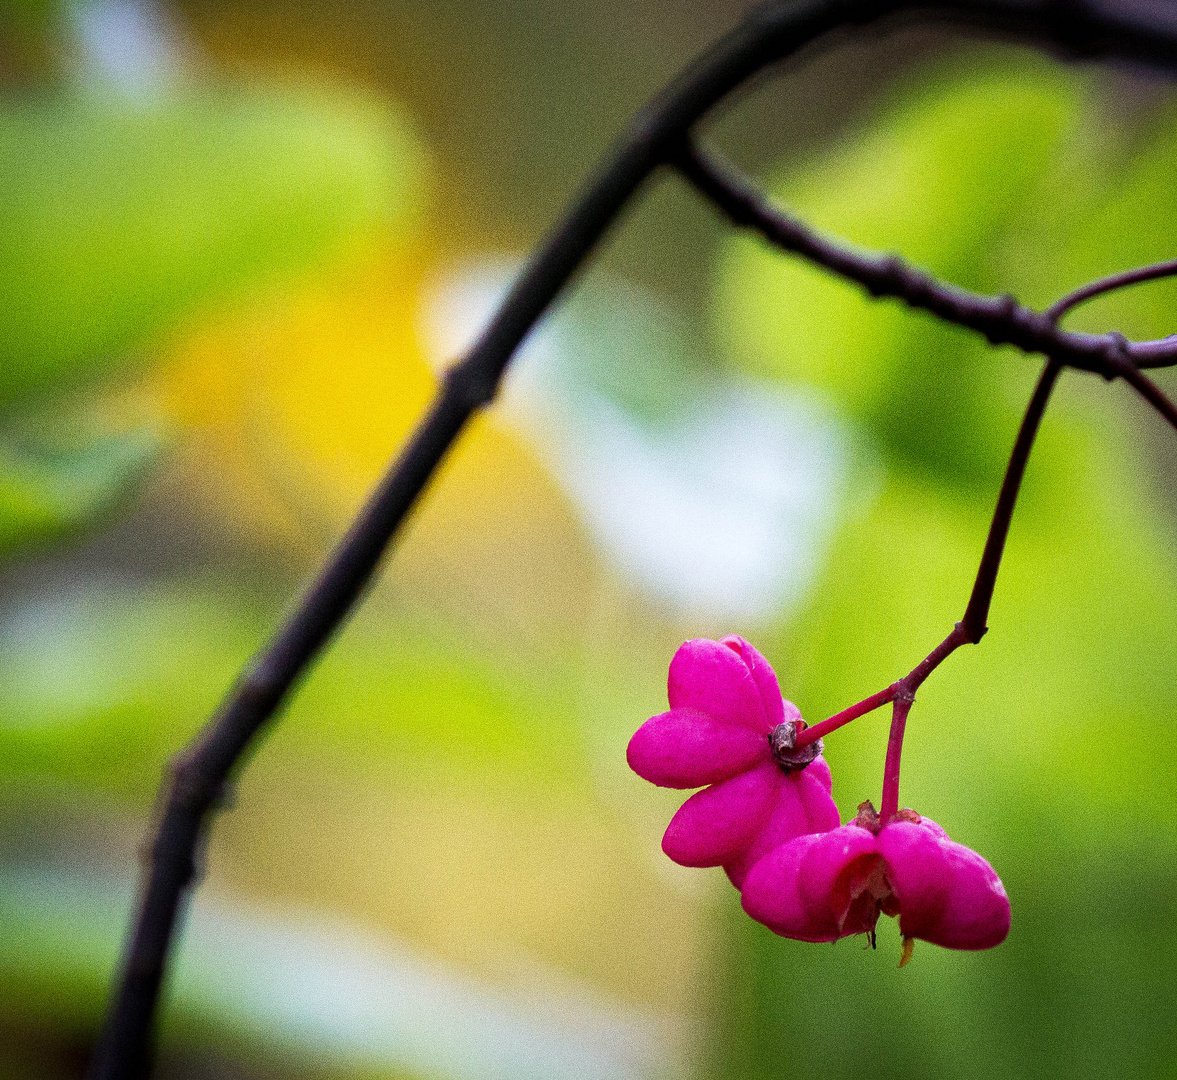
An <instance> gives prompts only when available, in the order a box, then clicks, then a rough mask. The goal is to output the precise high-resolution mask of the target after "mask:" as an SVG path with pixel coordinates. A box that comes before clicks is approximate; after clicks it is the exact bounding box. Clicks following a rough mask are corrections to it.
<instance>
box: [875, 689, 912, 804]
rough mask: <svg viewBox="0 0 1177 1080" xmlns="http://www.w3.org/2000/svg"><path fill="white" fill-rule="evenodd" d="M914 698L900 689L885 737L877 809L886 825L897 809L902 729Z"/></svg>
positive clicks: (905, 725) (906, 691)
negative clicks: (884, 754)
mask: <svg viewBox="0 0 1177 1080" xmlns="http://www.w3.org/2000/svg"><path fill="white" fill-rule="evenodd" d="M914 700H915V696H914V695H913V694H912V692H911V691H910V690H903V691H901V692H900V693H899V695H898V696H897V697H896V698H895V709H894V712H893V713H892V714H891V735H890V737H889V738H888V739H887V761H886V764H885V765H884V766H883V800H882V808H881V809H880V810H879V823H880V824H882V825H886V824H887V822H888V821H890V820H891V819H892V818H893V817H894V816H895V814H896V813H897V812H898V810H899V758H900V756H901V755H902V754H903V729H904V728H906V727H907V714H908V713H909V712H910V711H911V705H912V702H913V701H914Z"/></svg>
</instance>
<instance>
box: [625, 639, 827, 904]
mask: <svg viewBox="0 0 1177 1080" xmlns="http://www.w3.org/2000/svg"><path fill="white" fill-rule="evenodd" d="M667 696H668V697H669V700H670V711H669V712H664V713H660V714H659V715H657V716H653V717H651V718H650V719H649V720H647V721H646V722H645V723H644V724H643V725H642V726H641V727H640V728H639V729H638V730H637V732H636V733H635V734H634V736H633V738H632V739H631V740H630V742H629V749H628V751H627V754H626V757H627V759H628V761H629V765H630V768H632V769H633V771H634V772H636V773H637V774H638V775H639V776H641V777H643V778H644V779H646V780H649V781H650V782H651V783H654V784H658V785H660V786H662V787H675V788H692V787H701V786H703V785H705V784H706V785H710V786H709V787H706V788H705V789H704V790H703V791H699V792H696V793H695V794H694V795H692V796H691V797H690V798H689V799H688V800H687V801H686V802H685V803H684V804H683V805H682V806H681V807H680V808H679V811H678V813H677V814H675V815H674V818H673V819H672V820H671V822H670V825H669V827H668V828H667V830H666V834H665V835H664V836H663V838H662V850H663V851H665V852H666V854H667V855H668V856H670V858H671V859H673V860H674V861H675V862H677V863H680V864H681V865H683V866H722V867H724V869H725V870H726V871H727V873H728V876H729V877H730V878H731V880H732V882H733V883H734V884H735V885H736V887H737V888H738V887H739V886H740V885H741V884H742V883H743V881H744V876H745V874H746V873H747V872H748V869H749V868H750V867H751V866H752V865H753V864H754V863H755V862H756V860H757V859H759V858H761V857H762V856H764V855H766V854H767V853H768V852H770V851H772V850H773V849H774V848H776V847H778V846H780V845H781V844H784V843H786V842H787V841H789V840H792V839H793V838H794V837H796V836H800V835H802V834H805V833H813V832H820V831H823V830H826V829H834V828H837V827H838V822H839V820H840V818H839V817H838V809H837V807H836V806H835V805H834V800H833V798H832V797H831V795H830V786H831V779H830V770H829V766H827V765H826V763H825V761H824V760H823V759H822V757H821V742H820V740H818V741H817V742H814V743H811V744H810V745H809V746H806V747H804V748H803V749H801V750H794V749H793V741H794V738H795V736H796V732H797V731H799V730H801V729H803V728H804V727H805V722H804V721H803V720H802V719H801V713H800V711H799V710H798V709H797V707H796V706H795V705H794V704H793V703H792V702H789V701H784V700H782V698H781V692H780V687H779V686H778V684H777V678H776V674H775V673H774V672H773V670H772V667H771V665H770V664H769V663H768V661H767V660H765V659H764V657H763V656H761V655H760V653H759V652H757V651H756V650H755V649H754V648H753V647H752V646H751V645H749V644H748V642H746V641H745V640H744V639H743V638H741V637H734V636H732V637H725V638H723V639H722V640H721V641H711V640H709V639H707V638H695V639H694V640H692V641H688V642H686V643H685V644H684V645H682V646H681V647H680V648H679V650H678V651H677V652H676V653H675V654H674V659H673V660H671V662H670V676H669V680H668V687H667Z"/></svg>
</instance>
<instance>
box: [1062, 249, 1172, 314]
mask: <svg viewBox="0 0 1177 1080" xmlns="http://www.w3.org/2000/svg"><path fill="white" fill-rule="evenodd" d="M1175 274H1177V259H1170V260H1169V261H1168V262H1159V263H1153V264H1152V265H1151V266H1138V267H1136V269H1134V270H1122V271H1120V273H1118V274H1109V275H1108V276H1107V277H1105V278H1100V279H1099V281H1093V282H1091V283H1090V284H1089V285H1084V286H1083V287H1082V288H1079V289H1076V290H1075V291H1074V292H1073V293H1068V294H1067V295H1066V296H1064V297H1063V298H1062V299H1061V300H1057V301H1055V303H1054V304H1052V305H1051V306H1050V307H1049V308H1047V309H1046V317H1047V318H1048V319H1050V320H1051V322H1055V323H1057V322H1058V321H1059V320H1061V319H1062V317H1063V316H1064V315H1065V314H1066V313H1067V312H1068V311H1071V310H1073V309H1074V308H1077V307H1078V306H1079V305H1080V304H1086V303H1087V301H1088V300H1094V299H1095V298H1096V297H1097V296H1103V295H1105V294H1106V293H1110V292H1115V291H1116V290H1118V289H1125V288H1127V287H1128V286H1129V285H1142V284H1143V283H1144V282H1146V281H1160V280H1161V279H1162V278H1167V277H1173V276H1174V275H1175Z"/></svg>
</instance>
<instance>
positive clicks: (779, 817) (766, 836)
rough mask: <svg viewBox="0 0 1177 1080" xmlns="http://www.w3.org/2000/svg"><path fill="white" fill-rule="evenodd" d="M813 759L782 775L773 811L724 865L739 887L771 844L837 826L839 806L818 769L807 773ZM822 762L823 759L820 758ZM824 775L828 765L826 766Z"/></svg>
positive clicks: (827, 773) (770, 848)
mask: <svg viewBox="0 0 1177 1080" xmlns="http://www.w3.org/2000/svg"><path fill="white" fill-rule="evenodd" d="M818 761H821V759H820V758H818V759H817V761H814V762H813V763H812V764H810V765H809V766H807V767H806V768H804V769H802V770H800V771H799V772H791V773H787V774H785V775H784V779H783V782H782V784H781V789H780V794H779V795H778V797H777V803H776V806H775V807H774V808H773V811H772V814H771V815H769V818H768V820H767V821H766V822H765V823H764V826H763V827H762V828H761V829H760V831H759V833H758V834H757V835H756V836H755V837H754V838H753V840H752V844H751V845H750V846H749V847H748V849H747V850H746V851H744V852H743V854H742V855H740V856H739V857H738V858H737V859H735V860H734V861H733V862H731V863H728V864H726V865H725V866H724V869H725V870H727V875H728V877H729V878H731V881H732V884H733V885H735V887H736V888H737V889H738V888H740V886H741V884H742V883H743V880H744V876H745V875H746V874H747V872H748V870H749V869H750V868H751V867H752V866H753V865H755V863H756V862H757V860H759V859H760V858H762V857H763V856H765V855H767V854H768V853H769V852H770V851H772V850H773V848H777V847H780V846H781V844H785V843H787V842H788V841H790V840H792V839H793V838H794V837H796V836H801V835H802V834H803V833H817V832H827V831H828V830H830V829H836V828H837V827H838V821H839V818H838V807H837V806H836V805H835V804H834V800H833V799H832V798H831V797H830V792H829V788H828V787H826V786H824V785H823V783H822V776H821V772H820V770H819V772H818V773H817V774H815V775H814V776H810V772H811V770H812V769H813V768H814V766H815V765H817V763H818ZM822 764H823V765H824V764H825V762H822ZM825 775H826V777H828V776H829V769H828V768H827V769H826V770H825Z"/></svg>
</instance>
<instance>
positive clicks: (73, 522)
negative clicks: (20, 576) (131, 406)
mask: <svg viewBox="0 0 1177 1080" xmlns="http://www.w3.org/2000/svg"><path fill="white" fill-rule="evenodd" d="M160 447H161V440H160V438H159V436H158V434H157V433H156V432H155V431H154V430H153V429H149V428H143V429H139V430H135V431H131V432H127V433H124V434H117V435H109V436H104V437H101V438H98V439H95V440H94V441H93V442H90V443H88V444H86V445H83V446H81V447H73V446H67V447H62V446H59V445H48V446H46V445H44V444H35V445H28V444H27V443H22V444H20V445H15V444H12V443H0V555H4V554H7V553H9V552H11V551H13V550H14V549H17V548H20V547H26V546H31V545H34V546H35V545H42V544H47V543H52V542H53V541H56V540H59V539H61V538H63V537H65V536H68V535H70V534H71V533H74V532H77V531H79V530H81V529H84V528H86V527H88V526H91V525H94V524H96V523H97V522H99V521H101V520H103V519H105V518H106V517H108V516H109V515H110V514H111V513H112V512H114V511H115V510H116V509H117V508H118V507H119V506H120V505H121V504H122V503H124V502H125V501H126V499H127V498H129V497H130V496H131V495H132V494H133V493H134V491H135V490H136V489H137V487H138V486H139V484H140V482H141V481H142V480H143V479H144V477H145V476H146V475H147V473H148V472H149V471H150V469H151V467H152V466H153V465H154V464H155V462H156V460H157V458H158V456H159V451H160Z"/></svg>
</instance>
